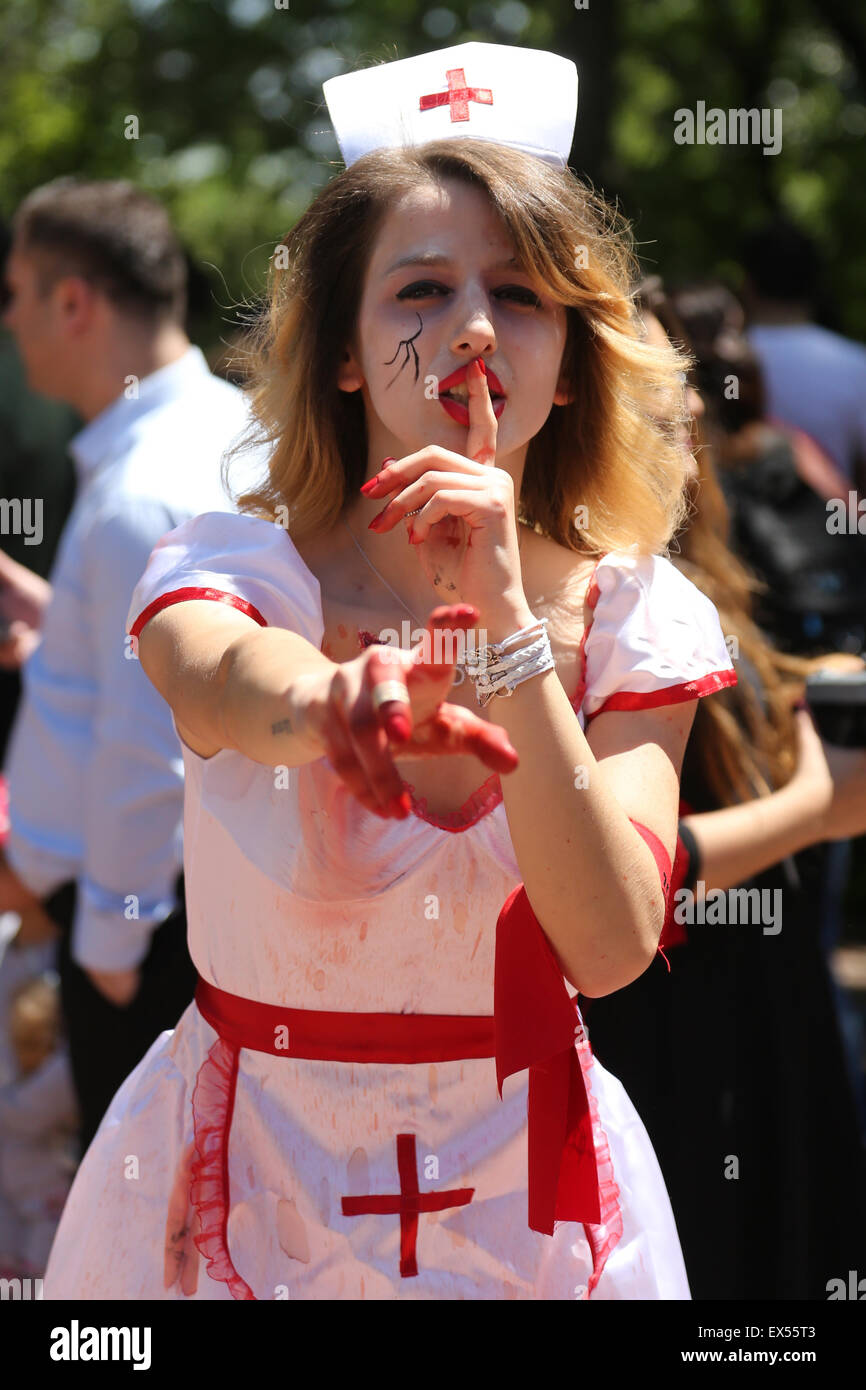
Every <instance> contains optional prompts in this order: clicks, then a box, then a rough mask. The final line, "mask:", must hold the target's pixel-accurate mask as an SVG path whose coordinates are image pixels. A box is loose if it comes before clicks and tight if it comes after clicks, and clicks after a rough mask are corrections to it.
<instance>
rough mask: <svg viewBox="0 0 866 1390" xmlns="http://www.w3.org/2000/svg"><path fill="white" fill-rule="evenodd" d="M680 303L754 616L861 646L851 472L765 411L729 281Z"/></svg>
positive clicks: (842, 854) (856, 1041)
mask: <svg viewBox="0 0 866 1390" xmlns="http://www.w3.org/2000/svg"><path fill="white" fill-rule="evenodd" d="M671 302H672V307H673V310H674V311H675V312H676V314H677V316H678V322H679V325H680V327H681V328H682V329H683V330H684V332H685V333H686V335H687V337H688V340H689V342H690V345H691V348H692V350H693V352H694V354H695V356H696V358H697V364H696V372H697V381H698V384H699V389H700V390H701V391H702V392H703V393H704V397H705V399H706V401H707V402H708V403H709V404H710V407H711V408H710V410H709V412H708V414H707V416H706V417H705V421H704V424H705V427H706V434H707V439H708V441H709V443H710V446H711V453H712V457H713V459H714V461H715V462H716V463H717V464H718V466H719V472H718V480H719V482H720V483H721V485H722V488H723V490H724V492H725V496H726V499H727V502H728V505H729V507H730V511H731V537H732V542H731V543H732V547H733V549H734V550H735V551H736V553H737V555H738V556H739V557H740V558H741V559H742V560H744V561H745V562H746V564H747V565H748V567H749V570H750V571H751V572H752V574H753V575H754V576H755V577H756V578H757V581H758V586H757V593H756V595H755V601H754V605H753V616H754V618H755V620H756V621H757V623H758V625H759V626H760V627H761V628H762V629H763V630H764V632H765V633H767V635H768V636H769V638H770V640H771V641H772V642H773V643H774V645H775V646H777V647H779V648H781V649H782V650H783V651H786V652H792V653H794V654H795V655H804V656H809V655H815V654H818V653H822V652H826V651H828V650H836V651H843V652H854V653H857V652H861V651H863V650H864V647H866V609H864V603H863V582H864V579H866V535H861V534H860V532H859V530H857V529H855V530H853V531H852V530H850V529H846V530H844V531H839V530H838V528H836V527H835V526H832V527H831V526H828V516H829V513H828V508H827V499H828V498H829V497H832V496H834V495H836V496H840V497H842V498H843V499H846V500H847V483H846V481H845V479H844V478H843V477H841V475H839V474H838V470H837V469H836V467H835V465H833V464H831V463H830V462H829V461H828V460H826V456H824V455H822V454H821V451H820V449H819V448H818V446H817V445H816V444H813V443H812V441H811V440H810V439H809V437H808V436H806V435H804V434H803V433H802V432H801V431H799V430H796V429H793V428H792V427H791V426H786V425H784V424H782V423H780V422H778V421H770V420H768V419H767V418H766V391H765V385H764V377H763V372H762V369H761V364H760V361H759V360H758V358H757V356H756V355H755V353H754V352H753V350H752V348H751V347H750V345H749V343H748V341H747V339H746V337H745V335H744V333H743V312H742V309H741V306H740V305H739V302H738V301H737V299H736V298H735V296H734V295H733V294H732V293H731V292H730V290H728V289H726V288H725V286H723V285H720V284H715V283H712V282H710V283H706V284H704V285H702V286H694V287H692V288H684V289H682V290H680V291H678V292H677V293H676V294H674V295H673V296H672V301H671ZM834 473H836V475H837V476H836V477H835V479H834V477H833V474H834ZM855 665H856V662H855ZM821 853H822V855H823V875H824V878H823V886H822V888H821V891H820V894H819V897H818V905H817V913H818V915H817V920H818V921H819V923H820V932H821V942H822V945H823V948H824V952H825V954H826V956H827V958H828V961H829V959H830V956H831V954H832V952H833V951H834V950H835V948H836V946H837V945H838V943H839V940H840V938H841V936H842V932H843V929H844V917H843V908H844V901H845V896H846V892H847V888H848V883H849V879H850V874H851V862H852V845H851V841H850V840H848V839H838V840H834V841H833V842H832V843H829V844H827V845H825V846H824V847H823V849H822V851H821ZM833 989H834V993H835V997H836V1004H837V1008H838V1010H839V1019H840V1023H841V1026H842V1030H843V1035H844V1037H845V1041H846V1046H847V1052H848V1062H849V1070H850V1072H851V1077H852V1081H853V1084H854V1086H855V1091H856V1094H857V1096H858V1103H859V1108H860V1115H861V1124H862V1127H863V1130H864V1134H866V1082H864V1078H863V1064H862V1058H863V1055H864V1046H866V1037H864V1028H863V1023H862V1020H861V1017H860V1013H859V1011H858V1010H857V1008H856V1007H855V1005H854V1003H853V1001H852V1000H851V999H850V998H849V996H848V995H847V994H846V993H845V991H844V990H842V989H841V988H840V987H838V986H837V985H836V983H835V981H833Z"/></svg>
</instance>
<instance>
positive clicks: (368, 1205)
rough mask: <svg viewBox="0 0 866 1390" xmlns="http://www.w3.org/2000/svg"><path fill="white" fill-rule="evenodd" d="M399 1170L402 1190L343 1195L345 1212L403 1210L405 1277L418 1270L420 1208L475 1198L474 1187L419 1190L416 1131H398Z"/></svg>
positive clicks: (361, 1213) (437, 1207)
mask: <svg viewBox="0 0 866 1390" xmlns="http://www.w3.org/2000/svg"><path fill="white" fill-rule="evenodd" d="M397 1171H398V1173H399V1174H400V1191H399V1192H394V1193H385V1194H383V1195H382V1196H379V1195H378V1194H377V1193H373V1192H371V1193H367V1194H365V1195H364V1196H361V1197H343V1199H342V1202H343V1215H344V1216H367V1215H368V1214H370V1213H371V1212H374V1213H375V1214H376V1215H377V1216H383V1215H387V1214H388V1213H394V1214H396V1213H397V1212H399V1214H400V1274H401V1275H402V1277H403V1278H404V1279H411V1277H412V1276H413V1275H415V1274H417V1273H418V1261H417V1259H416V1258H415V1242H416V1239H417V1236H418V1213H419V1212H420V1211H445V1209H446V1208H447V1207H465V1206H466V1205H467V1203H468V1202H471V1201H472V1196H473V1193H474V1192H475V1188H474V1187H456V1188H452V1189H451V1191H450V1192H419V1190H418V1164H417V1160H416V1157H415V1135H414V1134H398V1135H397Z"/></svg>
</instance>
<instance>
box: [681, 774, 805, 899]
mask: <svg viewBox="0 0 866 1390" xmlns="http://www.w3.org/2000/svg"><path fill="white" fill-rule="evenodd" d="M683 824H684V825H687V826H688V828H689V830H691V832H692V834H693V835H694V837H695V839H696V840H697V843H698V849H699V850H700V854H701V871H700V877H701V881H702V882H703V883H705V884H706V891H707V892H709V891H710V890H711V889H713V888H721V889H726V888H733V887H735V886H736V885H737V884H738V883H744V882H745V881H746V879H749V878H752V877H753V876H754V875H755V874H760V873H763V871H764V870H765V869H769V868H771V867H772V866H773V865H774V864H778V863H779V862H780V861H781V860H782V859H786V858H787V857H788V855H790V854H797V853H798V851H799V850H801V849H805V848H806V846H807V845H811V844H815V842H816V841H817V840H818V839H819V838H820V836H819V834H818V830H817V825H816V816H815V809H814V807H813V806H810V805H809V803H808V802H807V801H806V800H805V799H804V798H803V796H802V795H801V794H800V792H799V789H798V788H796V787H792V786H790V784H789V786H787V787H783V788H782V790H781V791H778V792H773V794H772V795H771V796H761V797H757V798H756V799H755V800H754V801H746V802H743V804H742V805H740V806H726V807H725V808H724V810H722V811H707V812H706V813H704V814H703V815H694V816H684V817H683Z"/></svg>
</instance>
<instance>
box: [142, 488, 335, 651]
mask: <svg viewBox="0 0 866 1390" xmlns="http://www.w3.org/2000/svg"><path fill="white" fill-rule="evenodd" d="M188 598H206V599H214V600H217V601H223V602H224V601H229V602H234V601H235V600H240V603H241V604H245V605H246V606H247V611H249V612H250V613H251V614H252V616H254V617H256V619H257V621H259V622H261V623H262V624H263V625H264V626H268V625H274V626H280V627H291V628H293V629H295V630H299V631H301V632H302V633H303V635H304V636H308V637H309V640H314V634H315V633H317V632H319V629H320V628H321V616H320V594H319V585H318V581H317V580H316V578H315V576H314V575H313V574H312V573H311V572H310V570H309V569H308V568H307V566H306V565H305V563H304V561H303V560H302V558H301V556H300V553H299V552H298V549H297V547H296V546H295V544H294V541H293V540H292V538H291V536H290V535H289V533H288V530H287V528H286V527H285V526H281V525H279V524H277V523H276V522H273V521H269V520H267V519H266V518H264V517H257V516H252V515H250V514H248V513H242V512H221V511H213V512H201V513H199V515H197V516H193V517H190V518H189V519H188V520H186V521H184V522H182V523H181V525H180V526H177V527H175V529H174V530H173V531H169V532H167V533H166V535H164V536H163V537H162V538H161V540H160V541H159V543H158V544H157V545H156V546H155V547H154V549H153V551H152V552H151V555H150V559H149V561H148V565H147V569H146V570H145V572H144V574H143V575H142V576H141V578H140V580H139V582H138V585H137V586H136V589H135V592H134V594H133V599H132V603H131V605H130V611H129V620H128V621H129V622H130V623H132V624H134V625H141V624H142V620H143V619H144V618H145V614H146V613H151V612H152V611H153V606H154V604H157V603H158V604H159V605H160V606H165V605H166V603H167V602H168V601H171V602H176V601H179V600H180V599H188ZM235 606H239V605H238V604H237V603H236V604H235ZM127 631H128V632H129V631H130V627H129V626H128V627H127ZM320 636H321V634H320V632H319V637H320Z"/></svg>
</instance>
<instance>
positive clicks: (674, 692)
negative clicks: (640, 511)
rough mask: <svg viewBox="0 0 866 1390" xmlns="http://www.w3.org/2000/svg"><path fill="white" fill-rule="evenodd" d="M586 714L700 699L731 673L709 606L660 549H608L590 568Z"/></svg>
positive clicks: (726, 682) (731, 680) (732, 678)
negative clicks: (655, 552) (588, 711)
mask: <svg viewBox="0 0 866 1390" xmlns="http://www.w3.org/2000/svg"><path fill="white" fill-rule="evenodd" d="M587 601H588V603H589V605H590V607H591V608H592V623H591V626H590V628H589V630H588V634H587V640H586V647H585V654H586V670H587V686H588V701H589V704H590V713H591V714H597V713H600V712H601V710H602V709H603V708H604V709H640V708H647V707H650V706H654V705H658V704H668V703H674V702H677V701H679V700H685V699H693V698H700V697H701V696H703V695H710V694H713V693H714V692H715V691H717V690H721V689H724V688H725V687H726V686H730V685H736V683H737V676H736V672H735V670H734V667H733V663H732V661H731V658H730V655H729V652H728V648H727V643H726V641H725V637H724V634H723V632H722V627H721V623H720V621H719V615H718V612H717V610H716V607H715V605H714V604H713V602H712V601H711V599H710V598H708V596H707V595H706V594H704V593H703V592H702V591H701V590H700V589H699V588H698V587H697V585H696V584H694V583H693V582H692V581H691V580H690V579H688V578H687V577H686V575H684V574H683V573H682V572H681V571H680V570H679V569H678V568H677V566H676V564H675V563H674V562H673V561H672V560H671V559H669V558H668V557H667V556H664V555H657V554H646V553H639V552H637V551H636V550H622V551H610V552H608V553H607V554H606V555H603V556H601V557H600V558H599V560H598V561H597V563H596V566H595V569H594V571H593V576H592V581H591V586H590V592H589V594H588V596H587Z"/></svg>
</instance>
